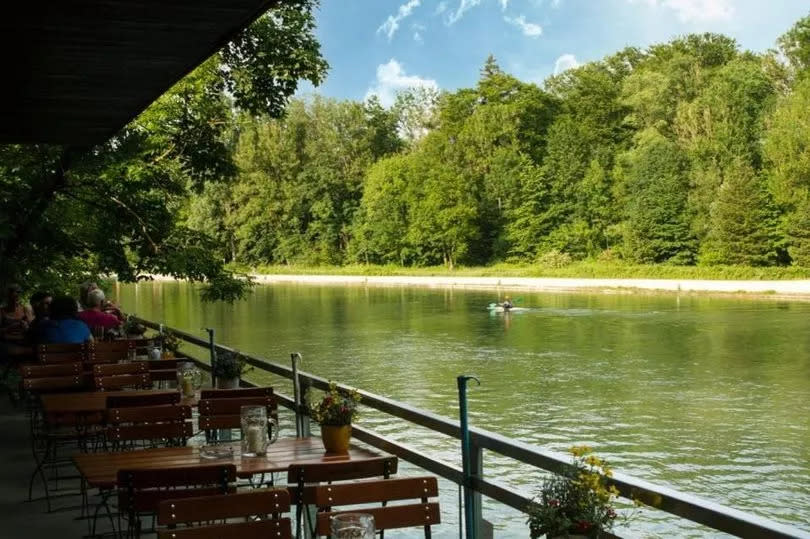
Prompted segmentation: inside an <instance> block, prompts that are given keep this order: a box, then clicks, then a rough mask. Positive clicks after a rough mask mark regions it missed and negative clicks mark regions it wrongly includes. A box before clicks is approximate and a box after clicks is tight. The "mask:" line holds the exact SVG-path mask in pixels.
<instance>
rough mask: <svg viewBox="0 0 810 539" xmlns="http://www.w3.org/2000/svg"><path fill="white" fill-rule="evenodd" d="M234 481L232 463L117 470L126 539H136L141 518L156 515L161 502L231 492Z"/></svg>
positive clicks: (234, 475) (119, 499)
mask: <svg viewBox="0 0 810 539" xmlns="http://www.w3.org/2000/svg"><path fill="white" fill-rule="evenodd" d="M234 481H236V466H234V465H233V464H213V465H206V466H188V467H182V468H148V469H124V470H119V471H118V476H117V482H116V484H117V485H118V509H119V518H120V517H121V516H124V517H125V518H126V520H127V532H126V537H140V533H141V517H142V516H144V515H147V514H155V513H157V511H158V507H159V506H160V503H161V502H162V501H164V500H178V499H183V498H195V497H200V496H212V495H217V494H228V493H233V492H235V490H236V489H235V487H233V486H232V483H233V482H234ZM121 528H122V527H121V526H119V529H121Z"/></svg>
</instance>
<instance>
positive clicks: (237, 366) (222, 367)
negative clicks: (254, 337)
mask: <svg viewBox="0 0 810 539" xmlns="http://www.w3.org/2000/svg"><path fill="white" fill-rule="evenodd" d="M251 368H252V367H249V366H248V364H247V358H246V357H245V355H244V354H242V353H241V352H239V351H238V350H235V351H233V352H219V353H217V361H216V363H215V364H214V368H213V369H212V370H211V374H212V375H213V376H214V377H215V378H216V379H217V387H218V388H219V389H236V388H238V387H239V379H240V378H241V376H242V375H243V374H244V373H246V372H248V371H249V370H250V369H251Z"/></svg>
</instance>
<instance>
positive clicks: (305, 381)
mask: <svg viewBox="0 0 810 539" xmlns="http://www.w3.org/2000/svg"><path fill="white" fill-rule="evenodd" d="M298 380H299V385H300V391H301V437H302V438H309V437H310V436H312V430H311V429H310V420H309V414H308V413H307V412H306V403H305V402H304V398H305V396H306V394H307V391H309V390H310V387H311V386H312V382H310V380H309V378H301V377H300V375H299V377H298Z"/></svg>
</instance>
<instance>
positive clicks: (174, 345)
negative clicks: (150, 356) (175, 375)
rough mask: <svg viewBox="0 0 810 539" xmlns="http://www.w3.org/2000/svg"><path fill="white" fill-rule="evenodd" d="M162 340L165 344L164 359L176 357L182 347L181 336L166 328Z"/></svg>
mask: <svg viewBox="0 0 810 539" xmlns="http://www.w3.org/2000/svg"><path fill="white" fill-rule="evenodd" d="M160 342H161V343H162V344H163V355H162V359H174V358H175V357H176V356H177V351H178V350H179V349H180V338H179V337H177V335H175V334H174V333H172V332H171V331H168V330H164V331H163V334H162V335H161V336H160Z"/></svg>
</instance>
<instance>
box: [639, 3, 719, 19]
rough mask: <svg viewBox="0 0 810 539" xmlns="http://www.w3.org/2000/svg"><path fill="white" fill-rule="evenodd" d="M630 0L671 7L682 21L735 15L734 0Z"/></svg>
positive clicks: (654, 6)
mask: <svg viewBox="0 0 810 539" xmlns="http://www.w3.org/2000/svg"><path fill="white" fill-rule="evenodd" d="M629 2H630V3H632V4H639V3H643V4H646V5H648V6H650V7H653V8H657V7H662V8H667V9H671V10H672V11H674V12H675V14H676V15H677V16H678V18H679V19H680V20H681V21H682V22H693V21H727V20H729V19H730V18H731V17H732V16H733V15H734V6H733V5H732V0H629Z"/></svg>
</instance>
